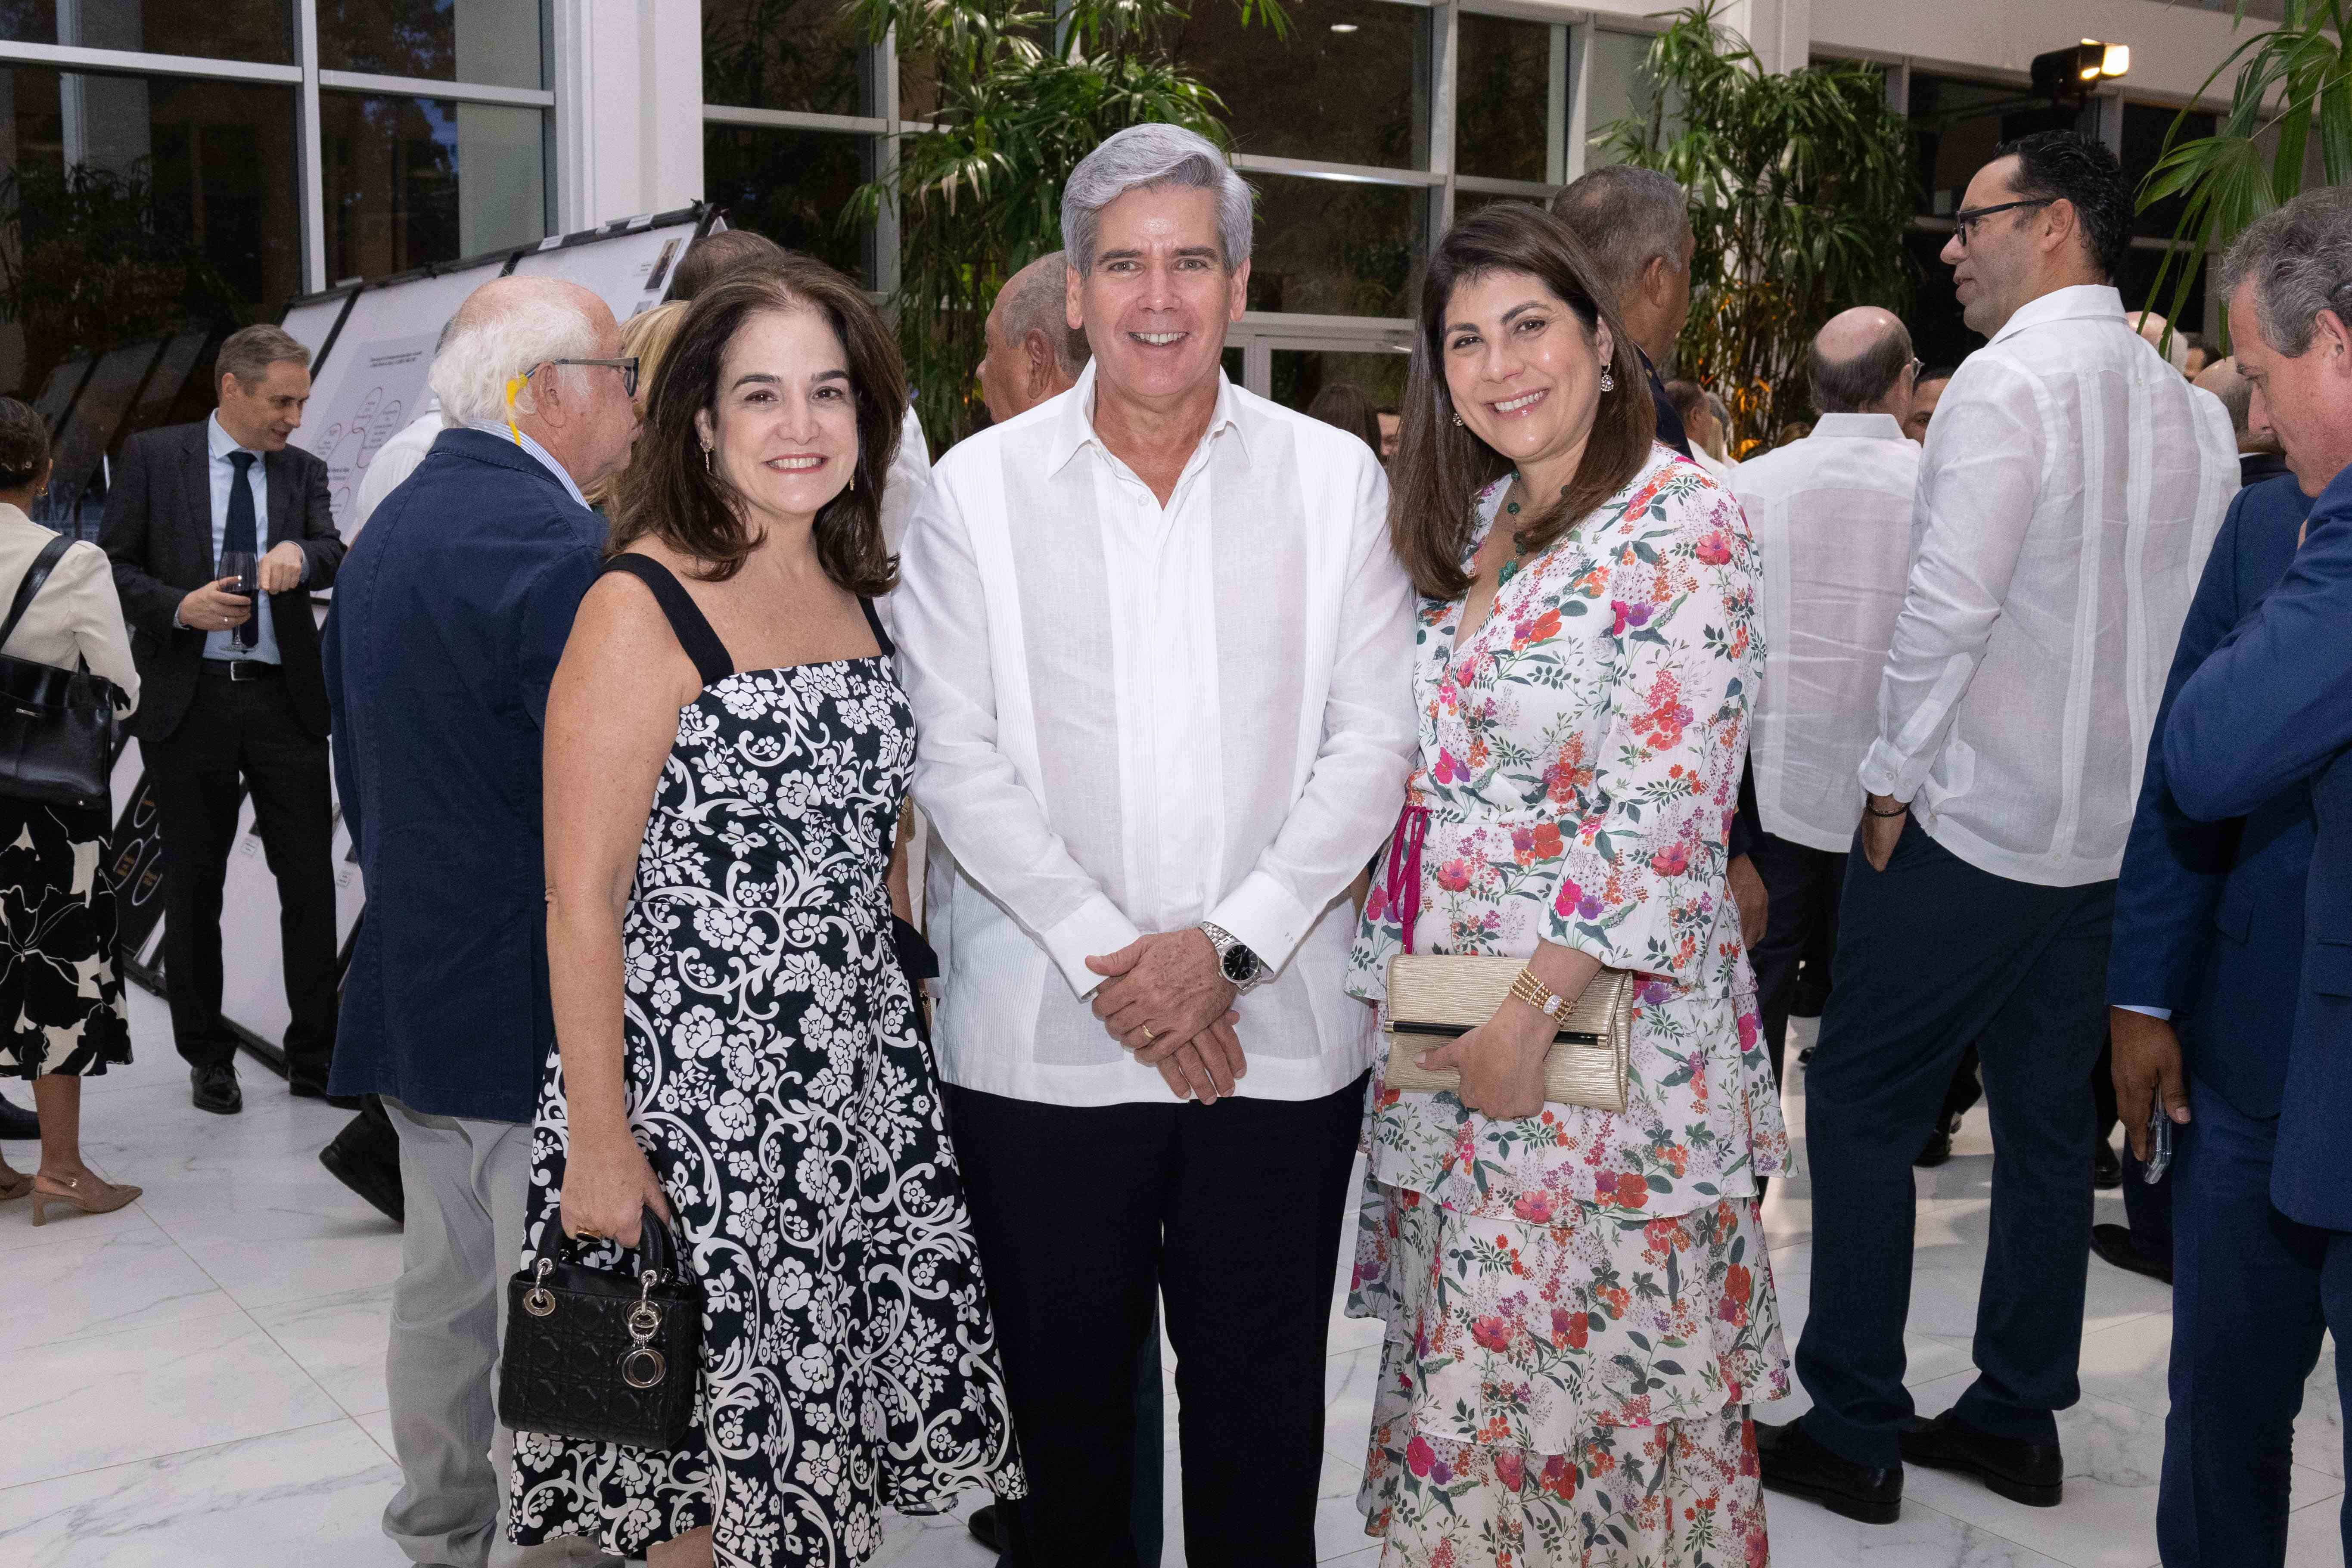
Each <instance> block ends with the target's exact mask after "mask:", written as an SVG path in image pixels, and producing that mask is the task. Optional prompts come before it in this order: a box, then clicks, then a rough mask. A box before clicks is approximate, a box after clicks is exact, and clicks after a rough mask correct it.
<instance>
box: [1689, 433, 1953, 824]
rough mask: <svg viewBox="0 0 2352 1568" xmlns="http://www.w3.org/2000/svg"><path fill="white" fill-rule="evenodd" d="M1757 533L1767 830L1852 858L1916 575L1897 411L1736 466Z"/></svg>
mask: <svg viewBox="0 0 2352 1568" xmlns="http://www.w3.org/2000/svg"><path fill="white" fill-rule="evenodd" d="M1724 482H1725V485H1726V487H1727V489H1730V491H1731V493H1732V494H1733V495H1734V496H1735V497H1737V498H1738V501H1739V506H1740V510H1742V511H1745V512H1746V513H1747V514H1748V529H1749V531H1751V532H1753V533H1754V535H1755V536H1756V552H1757V555H1758V557H1759V564H1760V566H1761V571H1760V572H1759V574H1758V576H1759V588H1760V592H1759V595H1758V596H1759V608H1760V609H1761V610H1762V612H1763V616H1762V618H1763V622H1764V678H1763V680H1762V682H1761V683H1760V685H1759V688H1758V690H1757V693H1756V700H1755V702H1754V703H1753V704H1752V705H1751V706H1750V708H1749V710H1748V714H1749V716H1748V758H1749V762H1750V765H1751V766H1752V767H1753V769H1754V772H1755V782H1756V805H1757V810H1758V813H1759V816H1761V818H1762V820H1763V823H1764V831H1765V832H1767V833H1769V834H1772V835H1774V836H1775V837H1780V838H1785V839H1787V840H1789V841H1790V843H1792V844H1801V845H1803V846H1805V847H1807V848H1809V849H1823V850H1827V851H1829V852H1830V853H1832V854H1843V853H1844V852H1845V851H1846V850H1847V849H1849V848H1851V847H1853V830H1854V828H1855V827H1856V826H1858V825H1859V824H1860V823H1861V821H1862V803H1863V794H1862V782H1861V780H1860V778H1859V777H1858V776H1857V773H1858V770H1859V769H1860V768H1861V766H1862V759H1863V756H1864V753H1865V752H1868V751H1869V750H1870V742H1871V741H1872V740H1873V739H1874V737H1875V736H1876V735H1877V733H1878V722H1877V710H1876V702H1877V698H1878V677H1879V672H1880V671H1881V670H1883V669H1884V668H1885V667H1886V648H1887V644H1888V643H1889V642H1890V641H1891V640H1893V637H1894V635H1895V616H1896V615H1897V614H1898V613H1900V611H1901V610H1902V608H1903V588H1904V584H1905V582H1906V579H1907V578H1908V576H1909V574H1910V567H1911V498H1912V493H1913V492H1914V491H1915V490H1916V489H1918V488H1919V444H1918V443H1917V442H1916V441H1914V440H1912V439H1911V438H1910V437H1908V436H1906V435H1905V434H1903V426H1900V425H1898V424H1896V423H1895V418H1894V416H1892V415H1887V414H1824V415H1822V418H1821V422H1820V423H1819V424H1817V425H1815V426H1813V433H1812V434H1811V435H1810V436H1808V437H1805V438H1804V439H1803V440H1801V441H1791V442H1790V444H1789V445H1787V446H1785V447H1780V448H1779V449H1778V450H1776V451H1771V452H1767V453H1765V454H1764V455H1763V456H1762V457H1760V458H1749V459H1748V461H1746V462H1744V463H1742V464H1740V465H1739V466H1738V468H1734V469H1733V470H1732V471H1731V475H1730V477H1729V478H1728V479H1726V480H1725V481H1724Z"/></svg>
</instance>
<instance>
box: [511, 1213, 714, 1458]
mask: <svg viewBox="0 0 2352 1568" xmlns="http://www.w3.org/2000/svg"><path fill="white" fill-rule="evenodd" d="M579 1245H580V1244H579V1242H578V1240H577V1239H569V1240H566V1241H564V1242H563V1244H562V1247H561V1249H560V1250H559V1251H557V1252H551V1253H547V1254H542V1255H541V1258H540V1259H539V1262H538V1263H537V1264H536V1265H534V1266H533V1267H532V1268H528V1269H524V1270H521V1271H520V1272H518V1273H516V1274H515V1275H514V1276H513V1277H512V1278H510V1279H508V1281H507V1342H506V1348H505V1352H504V1353H503V1354H502V1355H501V1357H500V1359H499V1420H500V1421H502V1422H504V1423H505V1424H506V1425H507V1426H510V1427H512V1428H514V1429H515V1430H517V1431H521V1432H548V1433H552V1434H553V1435H555V1436H559V1437H572V1438H577V1439H579V1440H580V1441H583V1442H589V1443H625V1444H626V1445H628V1446H629V1447H632V1448H657V1449H664V1450H667V1449H674V1448H677V1447H682V1446H683V1445H684V1444H685V1442H686V1438H687V1435H688V1432H689V1431H690V1430H691V1429H692V1427H693V1425H694V1390H695V1385H696V1384H697V1383H698V1381H699V1379H700V1378H701V1375H702V1282H701V1281H700V1280H698V1279H692V1278H689V1277H688V1276H686V1275H685V1274H684V1273H682V1272H681V1271H680V1269H679V1268H678V1266H677V1240H676V1238H674V1237H672V1236H671V1235H670V1230H669V1226H667V1225H666V1224H664V1223H663V1222H662V1220H661V1219H660V1218H659V1217H658V1216H656V1215H655V1214H654V1212H653V1210H651V1209H647V1210H646V1213H645V1220H644V1231H643V1233H642V1234H641V1235H640V1236H639V1237H638V1239H637V1253H636V1257H637V1271H636V1272H635V1274H626V1273H620V1272H607V1271H606V1270H604V1269H602V1268H590V1267H589V1266H588V1265H586V1264H584V1263H579V1262H575V1261H574V1260H573V1258H574V1254H575V1252H576V1250H577V1248H578V1247H579Z"/></svg>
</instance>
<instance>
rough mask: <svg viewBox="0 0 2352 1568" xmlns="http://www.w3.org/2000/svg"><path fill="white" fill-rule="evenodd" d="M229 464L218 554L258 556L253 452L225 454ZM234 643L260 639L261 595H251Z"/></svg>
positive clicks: (244, 644) (247, 644)
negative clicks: (225, 523) (225, 519)
mask: <svg viewBox="0 0 2352 1568" xmlns="http://www.w3.org/2000/svg"><path fill="white" fill-rule="evenodd" d="M228 461H229V467H231V468H235V469H236V477H235V478H233V479H230V480H229V484H228V527H227V528H226V530H224V531H222V534H221V553H222V554H223V555H228V554H232V553H234V552H237V551H243V552H245V553H246V554H247V555H251V556H254V557H256V558H258V557H259V555H260V553H261V547H260V544H259V543H258V542H257V538H256V535H255V532H254V527H253V486H252V484H251V483H250V482H249V480H250V479H251V476H252V473H253V454H252V453H250V452H245V451H236V452H231V453H230V454H229V455H228ZM260 640H261V595H258V594H256V595H254V596H253V614H251V615H250V616H247V617H246V618H245V621H244V623H243V624H242V625H240V626H237V627H236V646H237V647H253V646H254V645H255V644H256V643H257V642H259V641H260Z"/></svg>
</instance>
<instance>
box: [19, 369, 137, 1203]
mask: <svg viewBox="0 0 2352 1568" xmlns="http://www.w3.org/2000/svg"><path fill="white" fill-rule="evenodd" d="M48 477H49V434H48V427H47V426H46V425H44V424H43V423H42V420H41V416H39V415H37V414H36V413H34V412H33V410H32V409H30V408H28V407H26V405H24V404H22V403H19V402H17V401H16V399H15V398H13V397H0V616H5V612H6V608H7V605H8V604H9V603H10V602H11V601H12V600H13V599H14V598H15V596H16V585H17V584H19V583H21V582H22V581H23V580H24V576H25V573H26V570H27V569H28V568H30V567H31V565H32V564H33V559H34V557H35V556H37V555H38V554H39V553H40V552H41V550H42V547H43V546H45V545H47V543H48V542H49V541H50V540H52V539H54V538H56V537H57V535H56V534H55V533H54V532H53V531H51V530H49V529H47V528H44V527H42V526H41V525H40V524H39V523H37V522H35V521H33V520H32V519H31V518H29V517H27V516H26V515H25V509H26V507H28V506H30V505H31V504H32V502H33V498H34V497H36V496H37V495H39V494H40V493H41V490H42V489H43V488H44V487H45V486H47V483H48ZM0 653H5V654H7V655H9V656H10V657H12V658H26V659H33V660H36V661H37V662H39V663H42V664H54V665H57V666H58V667H60V668H68V669H70V668H73V667H74V665H75V663H76V661H77V660H79V661H81V662H84V663H87V664H88V665H89V668H90V670H91V671H92V673H94V674H98V675H102V676H104V677H105V678H106V679H109V680H110V681H112V682H114V684H115V685H117V686H119V687H121V689H122V690H123V691H124V692H125V693H126V694H127V695H128V696H129V697H130V699H131V700H132V701H133V702H136V701H137V700H138V697H139V672H138V670H137V669H136V668H134V667H133V666H132V664H131V640H130V638H129V637H128V636H127V635H125V633H124V631H123V626H122V604H121V600H120V599H118V598H117V597H116V596H115V593H114V575H113V573H112V572H111V571H110V569H109V567H108V565H107V560H106V554H105V552H103V551H101V550H100V549H99V547H98V546H97V545H95V544H75V545H73V546H71V547H70V548H68V550H67V551H66V552H65V555H64V557H63V558H62V559H61V560H59V561H58V563H57V565H56V567H55V568H54V569H53V570H52V571H51V572H50V573H49V577H48V581H47V583H46V584H43V585H42V587H41V590H40V593H39V594H38V595H37V596H36V597H35V598H34V600H33V603H32V604H31V605H30V606H28V607H27V608H26V611H25V615H24V617H23V619H21V620H19V621H18V622H17V623H16V630H15V631H13V632H11V633H10V634H9V637H8V640H7V641H6V642H5V644H0ZM111 826H112V825H111V824H110V822H109V820H108V814H107V811H106V808H105V807H103V806H98V807H92V808H89V809H87V810H79V809H76V808H74V807H72V806H64V805H37V804H36V803H34V802H31V801H26V800H20V799H17V798H16V797H15V796H12V795H7V794H5V781H0V1077H6V1078H28V1079H32V1080H33V1102H34V1104H35V1106H36V1107H37V1109H38V1110H39V1112H40V1118H41V1164H40V1169H39V1171H38V1172H37V1173H35V1174H30V1175H28V1174H26V1173H24V1172H21V1171H14V1170H11V1169H9V1168H8V1165H7V1163H6V1162H5V1160H0V1200H5V1199H10V1198H21V1197H24V1196H26V1195H27V1194H30V1195H31V1197H32V1200H33V1223H34V1224H35V1225H40V1224H43V1223H44V1222H45V1221H47V1218H48V1210H49V1209H50V1207H51V1206H52V1205H54V1206H58V1207H62V1208H72V1209H79V1210H81V1211H82V1212H83V1213H85V1214H106V1213H110V1212H111V1211H112V1210H115V1209H119V1208H121V1207H122V1206H123V1205H125V1204H128V1203H130V1202H131V1200H132V1199H134V1198H136V1197H137V1196H138V1195H139V1189H138V1188H137V1187H127V1186H118V1185H116V1184H113V1183H110V1182H108V1181H106V1180H104V1179H103V1178H101V1177H100V1175H98V1173H96V1172H94V1171H92V1170H91V1169H90V1168H89V1166H88V1165H86V1164H84V1163H82V1158H81V1080H82V1079H85V1078H92V1077H95V1076H97V1075H98V1074H100V1073H102V1072H104V1071H105V1070H106V1069H107V1068H110V1067H113V1066H117V1065H119V1064H121V1063H124V1062H128V1061H129V1060H130V1059H131V1030H130V1026H129V1025H128V1023H127V1022H126V1021H125V1019H124V1016H123V1010H122V979H121V975H119V974H118V973H116V972H115V952H114V948H115V938H114V932H115V915H114V883H113V881H112V879H111V868H110V867H109V865H108V864H107V861H108V856H107V835H108V832H109V830H110V827H111Z"/></svg>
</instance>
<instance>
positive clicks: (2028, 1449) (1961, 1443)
mask: <svg viewBox="0 0 2352 1568" xmlns="http://www.w3.org/2000/svg"><path fill="white" fill-rule="evenodd" d="M1903 1458H1904V1459H1905V1461H1906V1462H1907V1463H1910V1464H1914V1465H1925V1466H1927V1468H1929V1469H1932V1470H1958V1471H1960V1472H1962V1473H1963V1474H1966V1475H1971V1476H1974V1477H1976V1478H1977V1479H1979V1480H1981V1481H1982V1482H1984V1484H1985V1486H1986V1488H1987V1489H1990V1490H1991V1491H1995V1492H1998V1493H2000V1495H2001V1496H2002V1497H2005V1498H2007V1499H2009V1500H2011V1502H2021V1503H2023V1504H2024V1505H2025V1506H2026V1507H2028V1508H2056V1507H2057V1506H2058V1503H2059V1500H2060V1499H2062V1498H2063V1497H2064V1496H2065V1495H2066V1457H2065V1455H2063V1454H2062V1453H2060V1452H2059V1451H2058V1445H2057V1444H2055V1443H2028V1442H2025V1441H2023V1440H2022V1439H2020V1438H2016V1437H1996V1436H1993V1435H1992V1434H1991V1433H1990V1432H1979V1431H1978V1430H1977V1429H1976V1428H1975V1427H1973V1426H1967V1425H1965V1424H1964V1423H1962V1422H1961V1421H1960V1420H1959V1419H1958V1417H1957V1416H1956V1415H1953V1414H1952V1412H1950V1411H1948V1410H1947V1411H1945V1412H1944V1413H1943V1414H1942V1415H1938V1416H1937V1417H1936V1418H1935V1419H1934V1420H1933V1421H1925V1420H1922V1419H1920V1418H1919V1417H1918V1416H1916V1415H1914V1416H1913V1417H1912V1418H1911V1419H1910V1421H1909V1422H1908V1423H1906V1425H1905V1426H1904V1428H1903Z"/></svg>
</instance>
